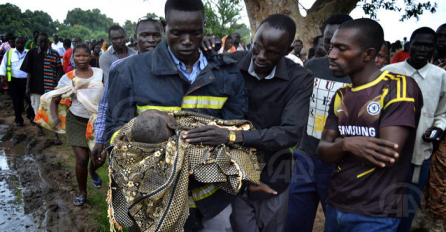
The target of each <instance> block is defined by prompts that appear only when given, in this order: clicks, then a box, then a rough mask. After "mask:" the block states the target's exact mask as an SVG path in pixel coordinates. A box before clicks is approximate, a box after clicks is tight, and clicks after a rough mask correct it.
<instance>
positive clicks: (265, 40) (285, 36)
mask: <svg viewBox="0 0 446 232" xmlns="http://www.w3.org/2000/svg"><path fill="white" fill-rule="evenodd" d="M295 34H296V24H295V23H294V21H293V20H292V19H291V18H290V17H288V16H286V15H282V14H273V15H270V16H268V18H266V19H265V20H263V22H262V23H261V24H260V26H259V28H258V29H257V32H256V36H255V39H254V44H253V47H252V61H253V64H254V70H255V72H256V73H257V75H259V76H267V75H269V73H271V71H272V70H273V68H274V67H275V66H276V65H277V64H278V63H279V61H280V60H281V59H282V58H283V57H284V56H285V55H287V54H288V52H289V48H290V46H291V43H293V40H294V35H295Z"/></svg>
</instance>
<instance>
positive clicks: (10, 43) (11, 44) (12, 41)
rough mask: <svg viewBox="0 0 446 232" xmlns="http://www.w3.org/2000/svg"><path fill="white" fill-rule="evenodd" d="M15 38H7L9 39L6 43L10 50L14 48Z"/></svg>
mask: <svg viewBox="0 0 446 232" xmlns="http://www.w3.org/2000/svg"><path fill="white" fill-rule="evenodd" d="M15 38H16V37H15V36H10V37H9V39H8V43H9V46H11V48H15Z"/></svg>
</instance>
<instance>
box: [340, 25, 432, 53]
mask: <svg viewBox="0 0 446 232" xmlns="http://www.w3.org/2000/svg"><path fill="white" fill-rule="evenodd" d="M340 29H356V30H358V33H357V34H356V35H357V36H359V37H361V38H360V41H361V46H362V48H364V49H367V48H374V49H375V51H376V54H378V52H379V50H381V47H382V45H383V43H384V30H383V28H382V27H381V25H380V24H379V23H377V22H376V21H375V20H372V19H367V18H362V19H355V20H351V21H347V22H344V23H343V24H341V25H340V26H339V29H338V30H340ZM434 33H435V32H434Z"/></svg>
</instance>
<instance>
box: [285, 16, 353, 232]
mask: <svg viewBox="0 0 446 232" xmlns="http://www.w3.org/2000/svg"><path fill="white" fill-rule="evenodd" d="M350 20H353V19H352V18H351V17H350V16H349V15H347V14H335V15H333V16H331V17H330V18H328V19H327V21H325V23H324V28H323V29H322V33H323V35H324V37H323V41H324V49H327V52H328V51H329V50H328V49H329V47H330V40H331V38H332V37H333V34H334V33H335V31H336V30H337V29H338V28H339V25H341V24H342V23H344V22H346V21H350ZM329 66H330V61H329V59H328V57H326V56H325V57H322V58H316V59H311V60H308V61H307V63H305V67H306V68H308V69H309V70H310V71H312V72H313V74H314V85H313V95H312V96H311V98H310V112H309V117H308V122H307V128H306V133H304V135H303V138H302V141H301V143H300V145H299V147H298V149H297V150H296V151H295V152H294V161H295V164H294V173H293V178H292V180H291V183H290V191H289V192H290V195H289V203H288V214H287V222H286V227H285V231H302V232H311V231H313V224H314V218H315V216H316V212H317V208H318V206H319V202H320V203H321V205H322V209H323V210H324V212H326V209H325V205H326V201H327V196H328V187H329V184H330V176H331V173H332V172H333V167H334V165H333V164H326V163H323V162H322V161H320V160H319V159H318V157H317V145H318V144H319V140H320V139H321V136H322V131H323V129H324V125H325V121H326V118H327V116H328V108H329V104H330V101H331V99H332V97H333V95H334V93H335V92H336V90H338V89H339V88H340V87H342V86H344V85H346V84H348V83H350V78H349V77H348V76H344V77H335V76H333V73H332V72H331V71H330V69H329Z"/></svg>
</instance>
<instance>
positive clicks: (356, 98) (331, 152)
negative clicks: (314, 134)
mask: <svg viewBox="0 0 446 232" xmlns="http://www.w3.org/2000/svg"><path fill="white" fill-rule="evenodd" d="M383 42H384V32H383V29H382V27H381V26H380V25H379V24H378V23H377V22H375V21H373V20H371V19H365V18H363V19H356V20H353V21H348V22H345V23H343V24H341V26H340V27H339V29H338V30H337V31H336V32H335V34H334V36H333V38H332V39H331V46H332V48H331V50H330V54H329V55H328V58H329V59H330V70H331V71H332V72H333V75H334V76H338V77H343V76H346V75H348V76H350V78H351V81H352V85H348V86H345V87H342V88H340V89H339V90H338V91H337V92H336V94H335V97H333V98H332V101H331V103H330V110H329V115H328V118H327V122H326V124H325V128H324V131H323V132H322V139H321V141H320V143H319V146H318V155H319V158H320V159H321V160H322V161H323V162H327V163H336V167H335V169H334V170H333V174H332V175H331V179H330V189H329V195H328V199H327V206H326V207H327V209H326V210H327V211H326V214H325V215H326V217H325V227H324V228H325V231H326V232H334V231H395V230H396V228H397V226H398V223H399V221H400V220H401V217H402V216H403V215H404V207H403V206H402V204H401V198H402V197H404V195H405V193H406V191H407V184H405V183H407V175H408V173H409V171H410V160H411V157H412V156H411V154H412V152H413V147H414V141H415V134H416V128H417V124H418V120H419V117H420V113H421V108H422V106H423V99H422V98H423V97H422V94H421V90H420V89H419V88H418V85H417V83H416V82H415V81H414V80H413V79H412V78H410V77H406V76H402V75H398V74H395V73H390V72H388V71H384V72H381V71H380V70H379V68H378V67H377V66H376V64H375V57H376V55H377V54H378V51H379V50H380V49H381V46H382V44H383Z"/></svg>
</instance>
